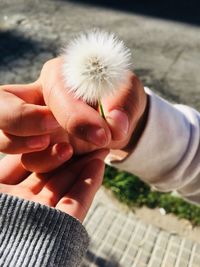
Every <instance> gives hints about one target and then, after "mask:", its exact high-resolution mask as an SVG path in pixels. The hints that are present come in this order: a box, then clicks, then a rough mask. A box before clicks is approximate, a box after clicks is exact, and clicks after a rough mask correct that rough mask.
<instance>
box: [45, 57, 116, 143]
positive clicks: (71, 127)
mask: <svg viewBox="0 0 200 267" xmlns="http://www.w3.org/2000/svg"><path fill="white" fill-rule="evenodd" d="M62 65H63V60H62V58H57V59H53V60H51V61H49V62H48V63H46V64H45V65H44V67H43V70H42V72H41V83H42V88H43V94H44V100H45V103H46V104H47V106H48V107H49V108H50V110H52V112H53V114H54V116H55V118H56V119H57V121H58V122H59V123H60V125H61V126H62V127H63V128H64V129H65V130H66V131H67V132H68V133H70V134H72V135H74V136H76V137H78V138H80V139H82V140H84V141H87V142H90V143H92V144H94V145H96V146H98V147H104V146H106V145H107V144H108V143H109V142H110V137H111V136H110V130H109V128H108V126H107V124H106V122H105V120H104V119H103V118H101V116H100V115H99V113H98V112H97V111H96V110H95V109H93V108H92V107H90V106H89V105H87V104H86V103H84V102H83V101H81V100H78V99H75V97H74V96H73V94H72V93H70V92H69V90H68V89H67V88H65V86H64V82H63V77H62Z"/></svg>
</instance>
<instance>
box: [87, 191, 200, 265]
mask: <svg viewBox="0 0 200 267" xmlns="http://www.w3.org/2000/svg"><path fill="white" fill-rule="evenodd" d="M105 199H106V200H108V201H105ZM106 202H107V204H106ZM84 224H85V226H86V229H87V230H88V232H89V235H90V237H91V244H90V248H89V251H88V253H87V255H86V259H85V260H84V262H83V264H82V267H199V266H200V241H199V243H197V242H194V241H191V240H189V239H187V238H183V237H181V236H179V235H177V234H175V233H170V232H167V231H165V230H162V229H161V228H159V227H156V226H154V225H151V224H147V223H145V222H144V221H143V220H141V219H138V218H137V217H136V216H135V215H134V214H133V213H132V212H125V211H123V210H122V209H120V208H119V206H118V205H116V204H115V202H110V201H109V199H108V196H107V195H106V193H105V192H104V190H102V189H101V190H100V192H99V193H98V195H97V197H96V199H95V202H94V204H93V206H92V208H91V210H90V212H89V214H88V216H87V218H86V220H85V223H84Z"/></svg>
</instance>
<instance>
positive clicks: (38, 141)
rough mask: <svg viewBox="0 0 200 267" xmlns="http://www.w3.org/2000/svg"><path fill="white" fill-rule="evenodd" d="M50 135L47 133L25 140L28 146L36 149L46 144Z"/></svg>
mask: <svg viewBox="0 0 200 267" xmlns="http://www.w3.org/2000/svg"><path fill="white" fill-rule="evenodd" d="M49 140H50V137H49V136H48V135H43V136H33V137H29V138H28V139H27V141H26V143H27V146H28V147H29V148H33V149H37V148H42V147H45V146H48V144H49Z"/></svg>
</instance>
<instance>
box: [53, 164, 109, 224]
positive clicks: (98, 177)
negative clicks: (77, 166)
mask: <svg viewBox="0 0 200 267" xmlns="http://www.w3.org/2000/svg"><path fill="white" fill-rule="evenodd" d="M104 166H105V165H104V163H103V161H101V160H100V159H94V160H92V161H90V162H89V163H88V164H87V165H86V166H85V168H84V169H83V171H82V173H81V176H80V178H79V179H78V180H77V182H76V183H75V184H74V185H73V187H72V189H71V190H70V192H69V193H67V194H66V195H65V196H64V197H63V198H62V199H61V200H60V201H59V203H58V205H57V206H56V208H57V209H60V210H61V211H63V212H66V213H68V214H70V215H71V216H73V217H75V218H77V219H79V220H80V221H81V222H82V221H83V220H84V218H85V216H86V214H87V212H88V210H89V208H90V206H91V204H92V201H93V199H94V196H95V194H96V192H97V190H98V189H99V187H100V186H101V184H102V180H103V174H104Z"/></svg>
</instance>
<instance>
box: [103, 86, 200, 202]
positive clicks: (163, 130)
mask: <svg viewBox="0 0 200 267" xmlns="http://www.w3.org/2000/svg"><path fill="white" fill-rule="evenodd" d="M145 91H146V93H147V95H148V96H149V103H150V108H149V114H148V120H147V124H146V126H145V130H144V132H143V134H142V136H141V137H140V140H139V141H138V143H137V146H136V147H135V148H134V150H133V151H132V152H131V153H130V154H129V155H128V157H126V158H125V159H123V158H120V157H117V156H116V155H115V154H112V153H111V154H110V155H109V156H108V157H107V163H108V164H111V165H114V166H115V167H117V168H119V169H122V170H125V171H128V172H130V173H134V174H136V175H138V176H139V177H140V178H141V179H143V180H144V181H145V182H147V183H149V184H151V185H153V186H154V187H155V188H156V189H158V190H160V191H171V190H177V191H178V192H179V193H180V194H181V195H182V196H183V197H184V198H187V199H188V200H189V201H191V202H194V203H200V113H198V112H197V111H196V110H194V109H192V108H190V107H188V106H184V105H172V104H171V103H169V102H167V101H165V100H164V99H162V98H160V97H159V96H157V95H155V94H154V93H153V92H152V91H151V90H149V89H148V88H145Z"/></svg>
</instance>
